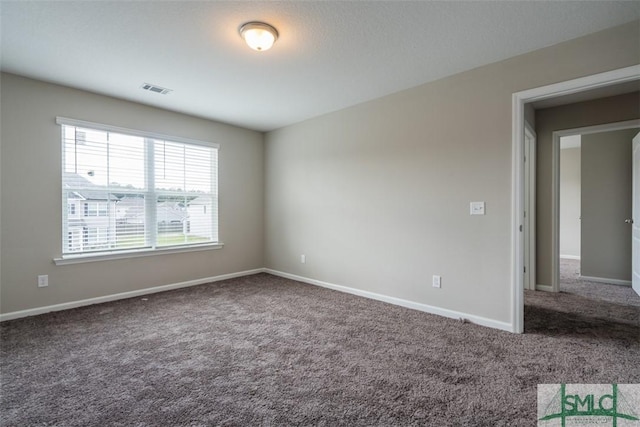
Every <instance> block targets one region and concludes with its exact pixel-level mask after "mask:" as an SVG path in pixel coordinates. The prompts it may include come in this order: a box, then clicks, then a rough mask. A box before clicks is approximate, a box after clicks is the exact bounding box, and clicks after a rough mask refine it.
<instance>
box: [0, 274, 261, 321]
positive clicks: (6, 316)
mask: <svg viewBox="0 0 640 427" xmlns="http://www.w3.org/2000/svg"><path fill="white" fill-rule="evenodd" d="M262 272H264V269H262V268H257V269H254V270H246V271H240V272H238V273H230V274H221V275H220V276H213V277H205V278H202V279H195V280H188V281H186V282H180V283H171V284H168V285H162V286H154V287H152V288H144V289H137V290H135V291H129V292H122V293H119V294H112V295H105V296H102V297H96V298H88V299H83V300H78V301H71V302H65V303H62V304H55V305H48V306H45V307H37V308H30V309H27V310H20V311H12V312H10V313H2V314H0V322H4V321H5V320H13V319H19V318H21V317H28V316H36V315H38V314H44V313H49V312H50V311H60V310H68V309H70V308H76V307H83V306H86V305H93V304H100V303H103V302H109V301H117V300H120V299H126V298H133V297H137V296H140V295H148V294H155V293H157V292H163V291H170V290H172V289H180V288H186V287H189V286H197V285H203V284H205V283H211V282H219V281H220V280H226V279H233V278H235V277H242V276H250V275H252V274H257V273H262Z"/></svg>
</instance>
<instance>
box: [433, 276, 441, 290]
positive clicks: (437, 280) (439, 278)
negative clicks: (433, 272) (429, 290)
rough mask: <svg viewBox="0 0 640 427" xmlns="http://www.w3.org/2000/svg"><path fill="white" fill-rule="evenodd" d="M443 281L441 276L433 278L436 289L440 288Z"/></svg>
mask: <svg viewBox="0 0 640 427" xmlns="http://www.w3.org/2000/svg"><path fill="white" fill-rule="evenodd" d="M441 279H442V277H440V276H433V287H434V288H439V287H440V280H441Z"/></svg>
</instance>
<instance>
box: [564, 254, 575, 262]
mask: <svg viewBox="0 0 640 427" xmlns="http://www.w3.org/2000/svg"><path fill="white" fill-rule="evenodd" d="M560 259H577V260H578V261H580V255H562V254H560Z"/></svg>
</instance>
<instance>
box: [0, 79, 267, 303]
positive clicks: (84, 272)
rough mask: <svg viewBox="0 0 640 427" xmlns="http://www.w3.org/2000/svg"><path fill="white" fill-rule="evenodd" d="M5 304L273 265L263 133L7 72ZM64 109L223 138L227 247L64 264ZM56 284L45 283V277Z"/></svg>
mask: <svg viewBox="0 0 640 427" xmlns="http://www.w3.org/2000/svg"><path fill="white" fill-rule="evenodd" d="M0 84H1V88H2V98H1V104H0V113H1V114H0V116H1V118H2V130H1V134H0V137H1V139H2V165H1V166H2V168H1V175H2V179H1V183H2V204H1V206H2V212H1V215H2V225H1V227H2V241H1V245H2V247H1V251H2V254H1V262H2V272H1V277H0V280H1V283H0V289H1V291H0V299H1V308H0V310H1V312H2V313H7V312H12V311H17V310H22V309H28V308H34V307H41V306H47V305H52V304H58V303H63V302H69V301H75V300H80V299H85V298H92V297H98V296H104V295H109V294H114V293H119V292H126V291H131V290H136V289H141V288H147V287H152V286H158V285H164V284H171V283H178V282H183V281H187V280H192V279H200V278H205V277H211V276H216V275H220V274H225V273H234V272H240V271H244V270H249V269H254V268H260V267H262V266H263V265H264V259H263V254H264V250H263V249H264V241H263V237H264V232H263V218H264V215H263V203H264V199H263V174H264V171H263V166H264V164H263V158H264V155H263V154H264V153H263V148H264V147H263V136H262V134H260V133H258V132H253V131H248V130H243V129H240V128H237V127H233V126H229V125H224V124H220V123H215V122H212V121H208V120H203V119H198V118H194V117H190V116H186V115H182V114H178V113H172V112H168V111H164V110H160V109H156V108H151V107H147V106H143V105H140V104H135V103H131V102H127V101H122V100H117V99H114V98H109V97H105V96H101V95H96V94H92V93H88V92H84V91H80V90H75V89H70V88H66V87H62V86H56V85H52V84H47V83H43V82H38V81H35V80H30V79H26V78H22V77H17V76H14V75H11V74H2V77H1V82H0ZM56 116H65V117H70V118H75V119H81V120H87V121H93V122H98V123H105V124H110V125H115V126H120V127H125V128H132V129H138V130H144V131H151V132H157V133H161V134H166V135H173V136H179V137H185V138H193V139H199V140H204V141H212V142H217V143H219V144H220V169H219V182H220V184H219V192H220V239H221V240H222V241H223V242H224V243H225V246H224V248H222V249H219V250H209V251H202V252H189V253H183V254H173V255H159V256H150V257H145V258H132V259H126V260H117V261H100V262H92V263H85V264H75V265H66V266H56V265H54V264H53V262H52V259H53V258H54V257H58V256H60V254H61V235H62V231H61V227H62V225H61V223H62V217H61V216H62V208H61V204H62V202H61V194H62V192H61V191H62V190H61V178H60V177H61V166H60V163H61V160H60V159H61V153H60V146H61V143H60V127H59V126H58V125H56V123H55V119H56ZM39 274H48V275H49V287H48V288H38V287H37V275H39Z"/></svg>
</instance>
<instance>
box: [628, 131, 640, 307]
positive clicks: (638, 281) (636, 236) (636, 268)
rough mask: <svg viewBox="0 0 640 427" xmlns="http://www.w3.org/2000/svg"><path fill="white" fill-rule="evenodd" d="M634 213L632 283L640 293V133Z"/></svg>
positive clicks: (635, 141) (635, 157)
mask: <svg viewBox="0 0 640 427" xmlns="http://www.w3.org/2000/svg"><path fill="white" fill-rule="evenodd" d="M632 193H633V202H632V206H633V208H632V209H633V215H632V218H631V219H629V220H627V221H629V222H631V230H632V231H631V233H632V234H631V241H632V243H631V270H632V274H631V283H632V284H633V290H634V291H636V294H638V295H640V133H639V134H637V135H636V136H635V137H634V138H633V190H632Z"/></svg>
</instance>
